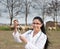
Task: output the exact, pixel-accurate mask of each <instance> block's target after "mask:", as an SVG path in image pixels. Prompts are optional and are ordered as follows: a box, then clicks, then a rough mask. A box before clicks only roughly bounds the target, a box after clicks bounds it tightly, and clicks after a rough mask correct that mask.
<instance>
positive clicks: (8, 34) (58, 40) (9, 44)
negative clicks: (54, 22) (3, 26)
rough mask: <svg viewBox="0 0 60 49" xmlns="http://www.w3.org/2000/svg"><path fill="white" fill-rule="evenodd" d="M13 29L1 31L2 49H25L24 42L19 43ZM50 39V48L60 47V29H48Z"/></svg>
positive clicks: (58, 48) (0, 44)
mask: <svg viewBox="0 0 60 49" xmlns="http://www.w3.org/2000/svg"><path fill="white" fill-rule="evenodd" d="M12 32H13V31H0V49H24V43H17V42H15V41H14V39H13V36H12ZM47 35H48V38H49V41H50V42H51V44H50V46H49V48H48V49H60V31H47Z"/></svg>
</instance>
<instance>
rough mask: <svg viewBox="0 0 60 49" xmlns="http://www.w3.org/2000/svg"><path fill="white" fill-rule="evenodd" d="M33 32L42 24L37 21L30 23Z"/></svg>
mask: <svg viewBox="0 0 60 49" xmlns="http://www.w3.org/2000/svg"><path fill="white" fill-rule="evenodd" d="M32 27H33V30H35V31H39V30H40V29H41V27H42V23H41V22H40V21H39V20H38V19H34V20H33V23H32Z"/></svg>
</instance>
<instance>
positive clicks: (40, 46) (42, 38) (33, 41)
mask: <svg viewBox="0 0 60 49" xmlns="http://www.w3.org/2000/svg"><path fill="white" fill-rule="evenodd" d="M33 32H34V31H33V30H29V31H27V32H25V33H24V34H22V35H23V36H25V37H26V38H27V40H28V41H29V42H28V43H27V44H26V45H25V49H44V46H45V43H46V40H47V36H46V35H45V34H44V33H43V32H41V31H39V33H37V34H36V35H35V36H34V37H33ZM20 35H21V34H20V33H19V32H18V31H17V32H16V34H14V32H13V37H14V39H15V41H16V42H22V41H21V40H20V37H19V36H20Z"/></svg>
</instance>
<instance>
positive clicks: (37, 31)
mask: <svg viewBox="0 0 60 49" xmlns="http://www.w3.org/2000/svg"><path fill="white" fill-rule="evenodd" d="M39 31H41V30H34V32H33V37H34V36H35V35H36V34H37V33H39Z"/></svg>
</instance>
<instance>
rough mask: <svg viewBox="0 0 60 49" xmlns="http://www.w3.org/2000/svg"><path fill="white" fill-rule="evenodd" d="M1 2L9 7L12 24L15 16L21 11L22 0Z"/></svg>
mask: <svg viewBox="0 0 60 49" xmlns="http://www.w3.org/2000/svg"><path fill="white" fill-rule="evenodd" d="M0 3H2V4H3V5H5V6H6V7H7V9H8V12H9V16H10V25H12V20H13V17H14V16H16V15H18V13H19V12H20V5H21V4H22V3H21V2H20V0H1V1H0Z"/></svg>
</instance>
